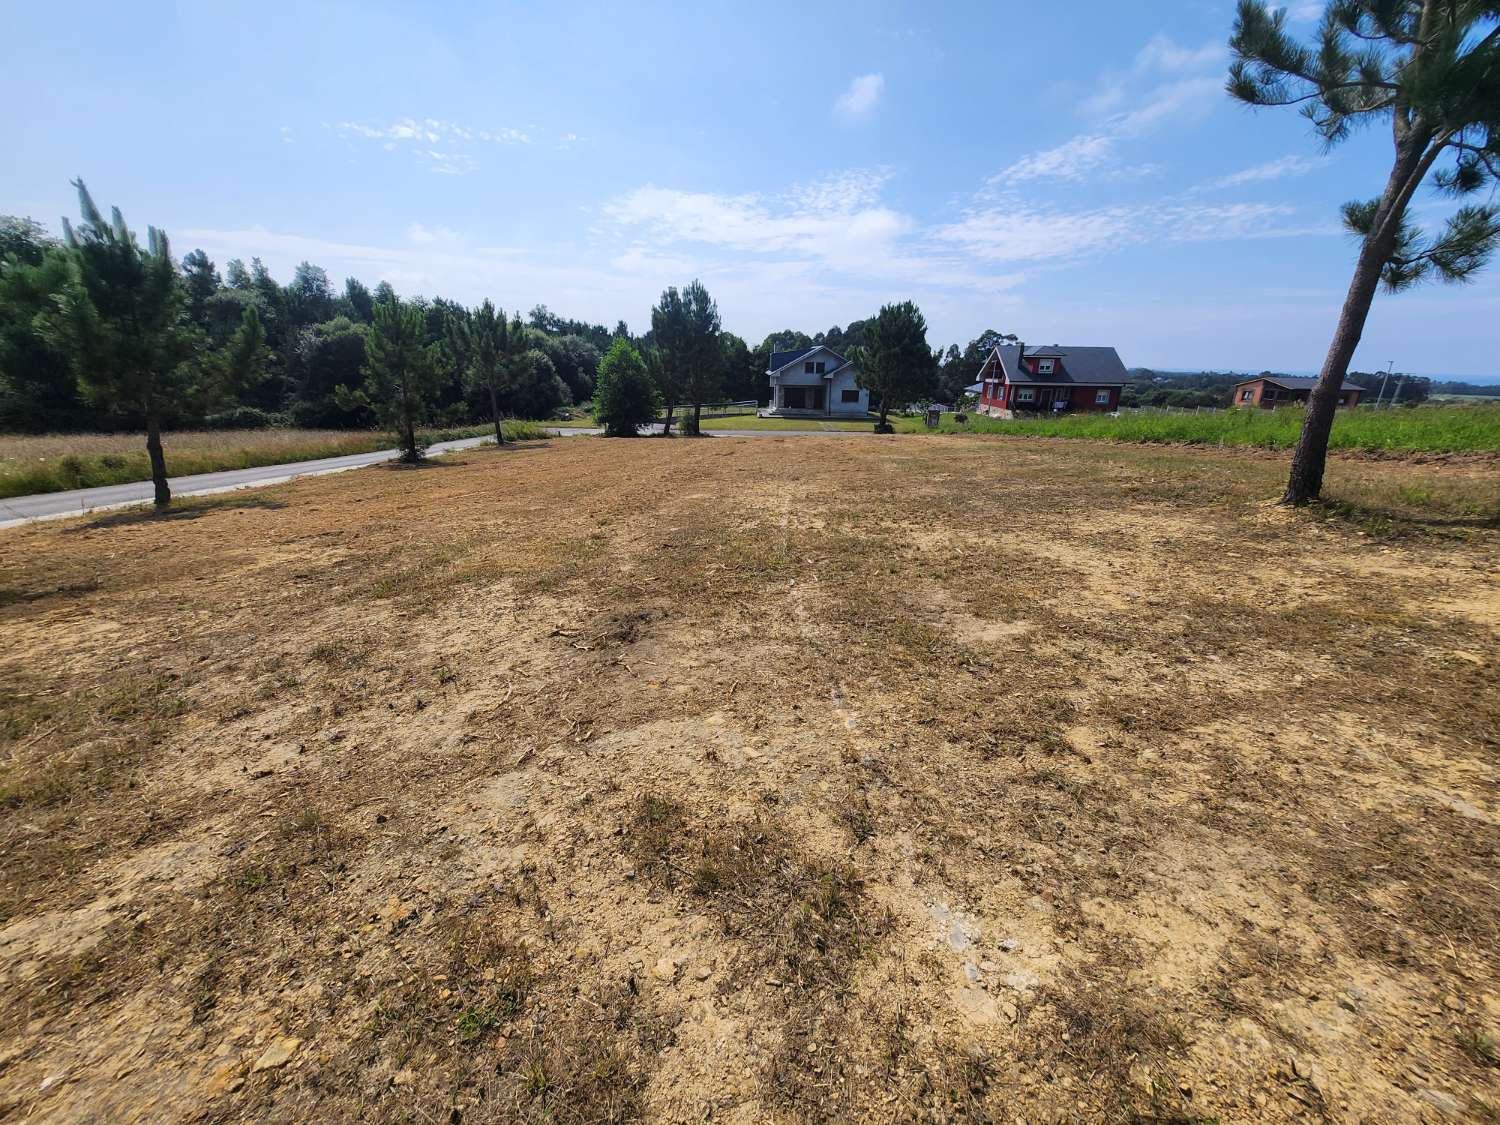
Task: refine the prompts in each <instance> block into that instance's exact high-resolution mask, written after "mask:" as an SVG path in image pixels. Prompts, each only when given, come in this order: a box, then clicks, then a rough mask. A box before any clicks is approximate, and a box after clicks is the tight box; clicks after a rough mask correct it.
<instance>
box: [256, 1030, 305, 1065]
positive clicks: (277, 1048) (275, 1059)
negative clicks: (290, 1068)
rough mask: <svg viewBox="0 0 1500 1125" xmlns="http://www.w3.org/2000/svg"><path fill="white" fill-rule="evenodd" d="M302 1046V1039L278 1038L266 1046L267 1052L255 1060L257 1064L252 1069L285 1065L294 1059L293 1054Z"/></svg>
mask: <svg viewBox="0 0 1500 1125" xmlns="http://www.w3.org/2000/svg"><path fill="white" fill-rule="evenodd" d="M300 1046H302V1040H300V1039H294V1038H290V1037H289V1038H286V1039H278V1040H276V1042H274V1043H272V1044H271V1045H270V1046H269V1047H267V1048H266V1050H265V1053H264V1054H262V1055H261V1056H260V1058H258V1059H256V1060H255V1065H254V1066H252V1067H251V1068H250V1069H251V1070H252V1071H255V1072H257V1073H258V1072H260V1071H262V1070H271V1069H274V1068H275V1067H278V1066H285V1065H286V1064H287V1063H289V1062H291V1061H292V1056H293V1055H295V1054H296V1053H297V1048H298V1047H300Z"/></svg>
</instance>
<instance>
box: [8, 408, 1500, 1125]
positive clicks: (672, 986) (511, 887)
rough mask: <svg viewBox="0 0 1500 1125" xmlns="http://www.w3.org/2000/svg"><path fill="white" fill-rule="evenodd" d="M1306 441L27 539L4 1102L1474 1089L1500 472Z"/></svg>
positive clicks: (1379, 1107) (582, 487)
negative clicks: (1285, 447)
mask: <svg viewBox="0 0 1500 1125" xmlns="http://www.w3.org/2000/svg"><path fill="white" fill-rule="evenodd" d="M1281 469H1282V466H1281V465H1280V464H1279V463H1276V462H1271V461H1267V460H1265V459H1263V458H1254V457H1245V456H1235V455H1231V454H1224V453H1215V452H1208V451H1202V452H1199V451H1192V450H1161V449H1140V448H1130V447H1122V446H1099V445H1090V444H1087V443H1080V442H1046V441H1035V442H1028V441H1018V440H986V439H979V438H964V437H956V438H946V437H920V438H893V439H890V440H875V439H868V440H865V439H848V438H844V439H839V438H827V439H823V438H807V437H797V438H791V439H777V438H760V439H745V440H731V439H712V440H701V441H671V442H669V441H660V440H640V441H634V442H630V441H607V440H604V439H588V438H576V439H568V440H565V441H555V442H552V443H550V444H549V445H536V446H529V447H525V448H511V449H507V450H503V451H502V450H487V451H474V452H471V453H466V454H464V455H462V456H461V457H457V458H452V459H449V460H448V461H446V462H445V463H444V464H442V465H441V466H434V467H430V468H422V469H415V470H398V469H392V468H383V469H375V470H365V471H361V472H359V473H351V474H342V475H338V476H333V477H323V478H315V479H308V480H304V481H299V482H296V483H293V484H288V485H283V486H280V487H278V488H275V489H270V490H262V491H259V492H255V493H245V494H234V495H231V496H228V497H225V498H220V499H217V500H215V501H213V502H208V503H201V504H197V505H194V504H189V505H187V506H185V508H184V510H182V511H181V512H180V513H178V514H176V515H175V516H173V517H172V518H167V519H160V518H155V517H151V516H149V515H147V514H144V513H124V514H116V515H111V516H106V517H101V518H97V519H93V520H79V521H72V522H70V523H67V524H47V525H36V526H31V527H27V528H22V529H19V530H15V531H11V532H8V533H6V534H5V535H4V536H3V537H0V627H3V636H4V638H5V642H6V643H5V645H4V646H3V649H0V690H3V695H0V707H3V713H0V721H3V724H4V725H3V727H0V738H3V742H0V754H3V758H0V765H3V775H0V841H3V849H4V864H3V880H0V1118H9V1119H26V1120H48V1121H101V1120H150V1121H154V1122H156V1121H230V1120H252V1119H253V1120H352V1119H356V1118H361V1119H368V1120H401V1121H408V1120H410V1121H468V1122H474V1121H538V1122H540V1121H548V1122H585V1121H587V1122H594V1121H628V1120H646V1121H663V1122H667V1121H670V1122H677V1121H703V1120H708V1119H710V1118H711V1119H713V1120H727V1121H732V1122H746V1123H748V1122H760V1121H785V1122H793V1121H876V1122H897V1121H912V1120H930V1121H1004V1122H1015V1121H1025V1122H1037V1121H1126V1120H1137V1121H1140V1120H1145V1121H1162V1122H1166V1121H1183V1122H1185V1121H1210V1120H1217V1121H1226V1122H1227V1121H1291V1120H1320V1119H1321V1120H1332V1121H1440V1120H1494V1119H1495V1118H1496V1116H1497V1114H1500V1067H1497V1056H1496V1051H1497V1046H1496V1040H1497V1039H1500V854H1497V847H1500V779H1497V772H1496V764H1497V758H1500V674H1497V657H1500V550H1497V547H1500V531H1497V530H1496V528H1495V521H1494V515H1495V512H1496V511H1497V510H1500V509H1497V508H1496V504H1497V502H1500V469H1497V468H1496V467H1495V466H1493V465H1483V464H1474V465H1464V466H1462V467H1458V466H1441V465H1438V466H1434V465H1408V464H1399V463H1388V462H1369V461H1362V462H1356V461H1342V462H1338V463H1336V464H1335V465H1334V466H1333V468H1332V470H1331V474H1330V491H1331V492H1332V493H1333V494H1334V495H1335V496H1337V497H1341V498H1342V499H1343V500H1344V501H1345V503H1343V504H1341V505H1336V506H1334V507H1331V508H1329V509H1327V510H1325V511H1323V512H1321V513H1317V514H1306V515H1303V514H1298V515H1293V514H1288V513H1286V512H1283V511H1281V510H1279V509H1275V508H1273V507H1270V506H1268V505H1267V504H1266V502H1265V500H1266V498H1267V497H1269V496H1273V495H1274V494H1275V492H1276V486H1277V483H1278V479H1279V476H1280V472H1281ZM1382 497H1389V498H1392V499H1391V505H1392V506H1391V507H1390V508H1389V509H1384V508H1380V507H1379V502H1380V498H1382ZM1422 504H1439V505H1440V507H1441V509H1442V510H1441V511H1440V512H1436V513H1435V514H1434V512H1432V511H1428V513H1427V514H1426V515H1423V512H1422V509H1421V505H1422ZM1465 513H1467V514H1465ZM1476 513H1477V514H1476Z"/></svg>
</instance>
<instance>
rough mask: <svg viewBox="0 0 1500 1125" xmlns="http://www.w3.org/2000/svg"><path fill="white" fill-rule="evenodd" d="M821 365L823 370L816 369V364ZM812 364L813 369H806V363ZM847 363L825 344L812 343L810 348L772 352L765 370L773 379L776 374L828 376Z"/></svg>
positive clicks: (847, 362) (847, 363)
mask: <svg viewBox="0 0 1500 1125" xmlns="http://www.w3.org/2000/svg"><path fill="white" fill-rule="evenodd" d="M820 363H821V364H822V365H823V370H822V371H819V370H818V369H817V365H818V364H820ZM808 364H812V365H813V370H812V371H808V370H807V365H808ZM848 365H849V361H848V360H847V359H845V358H844V357H843V356H841V355H839V353H838V352H836V351H834V350H833V349H832V348H830V347H828V346H827V345H826V344H814V345H813V346H812V347H810V348H798V349H797V350H796V351H790V352H772V353H771V365H770V368H769V369H768V370H767V371H766V374H767V375H770V376H771V377H772V378H773V379H774V378H775V377H776V376H778V375H789V374H807V375H822V376H825V377H826V376H829V375H832V374H833V373H834V372H836V371H839V370H842V369H843V368H845V367H847V366H848Z"/></svg>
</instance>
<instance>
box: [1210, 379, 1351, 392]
mask: <svg viewBox="0 0 1500 1125" xmlns="http://www.w3.org/2000/svg"><path fill="white" fill-rule="evenodd" d="M1262 379H1264V380H1265V381H1266V382H1268V383H1275V384H1276V385H1277V386H1278V387H1284V388H1286V389H1287V390H1289V391H1310V390H1312V389H1313V388H1314V387H1316V386H1317V385H1318V380H1317V378H1316V377H1314V376H1310V375H1257V376H1255V377H1254V378H1253V379H1241V380H1240V381H1239V382H1238V383H1236V384H1235V386H1236V387H1243V386H1244V385H1245V384H1246V383H1259V382H1260V381H1261V380H1262ZM1364 389H1365V388H1364V387H1361V386H1359V385H1358V384H1356V383H1351V382H1349V380H1348V379H1345V380H1344V385H1343V386H1342V387H1340V388H1339V390H1342V391H1362V390H1364Z"/></svg>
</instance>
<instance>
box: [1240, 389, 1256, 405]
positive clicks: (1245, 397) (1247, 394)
mask: <svg viewBox="0 0 1500 1125" xmlns="http://www.w3.org/2000/svg"><path fill="white" fill-rule="evenodd" d="M1254 397H1255V392H1254V391H1253V390H1251V389H1250V388H1249V387H1246V388H1245V389H1244V390H1243V391H1241V392H1240V401H1241V402H1249V401H1250V400H1251V399H1252V398H1254Z"/></svg>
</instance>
